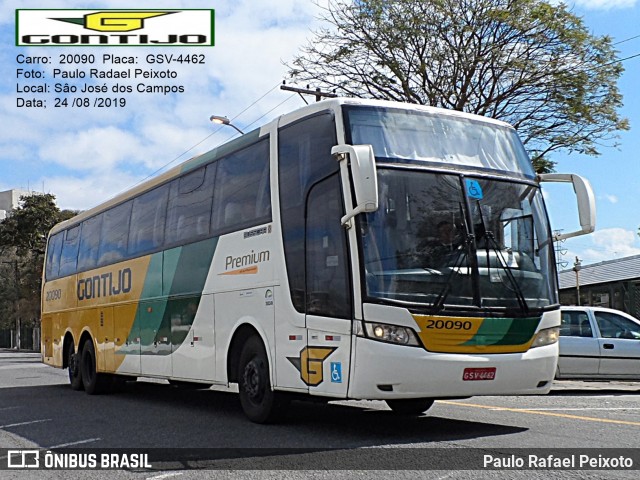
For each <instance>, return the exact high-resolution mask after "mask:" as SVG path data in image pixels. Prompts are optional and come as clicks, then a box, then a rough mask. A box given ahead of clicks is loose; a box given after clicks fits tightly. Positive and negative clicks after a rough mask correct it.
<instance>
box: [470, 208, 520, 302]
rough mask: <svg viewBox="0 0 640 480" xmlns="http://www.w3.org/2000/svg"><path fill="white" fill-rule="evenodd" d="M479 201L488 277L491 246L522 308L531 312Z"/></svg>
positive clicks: (489, 274)
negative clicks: (485, 218)
mask: <svg viewBox="0 0 640 480" xmlns="http://www.w3.org/2000/svg"><path fill="white" fill-rule="evenodd" d="M477 203H478V213H479V215H480V222H481V223H482V229H483V230H484V236H485V239H486V240H485V255H486V259H487V278H488V279H489V280H490V279H491V258H490V255H489V248H491V250H492V251H493V252H494V253H495V254H496V257H497V258H498V265H499V266H500V267H501V268H502V270H503V271H504V273H506V275H507V278H508V279H509V282H510V283H511V285H512V286H513V291H514V293H515V294H516V299H517V300H518V305H520V309H521V310H522V311H523V312H525V314H526V313H529V305H527V300H526V299H525V297H524V294H523V293H522V288H520V284H519V283H518V280H517V279H516V277H515V276H514V275H513V272H512V271H511V268H509V266H508V265H507V262H506V260H505V258H504V256H503V255H502V249H501V248H500V245H499V244H498V242H497V241H496V239H495V236H494V234H493V231H491V230H488V229H487V224H486V223H485V221H484V215H483V214H482V205H481V204H480V200H478V202H477Z"/></svg>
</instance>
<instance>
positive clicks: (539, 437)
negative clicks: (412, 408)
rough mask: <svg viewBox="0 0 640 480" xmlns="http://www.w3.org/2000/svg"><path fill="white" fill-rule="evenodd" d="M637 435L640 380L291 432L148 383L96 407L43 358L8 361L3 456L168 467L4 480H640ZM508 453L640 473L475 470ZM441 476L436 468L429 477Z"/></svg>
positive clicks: (303, 411) (0, 401) (570, 385)
mask: <svg viewBox="0 0 640 480" xmlns="http://www.w3.org/2000/svg"><path fill="white" fill-rule="evenodd" d="M639 434H640V383H631V382H629V383H623V382H610V383H606V382H598V383H591V382H567V381H564V382H557V383H556V384H554V388H553V390H552V393H551V394H550V395H547V396H532V397H524V396H523V397H472V398H469V399H465V400H442V401H437V402H436V403H435V405H434V406H433V407H432V408H431V409H430V410H429V411H428V412H427V413H426V414H425V415H423V416H422V417H420V418H402V417H398V416H396V415H394V414H393V413H392V412H391V411H390V410H389V409H388V408H387V407H386V405H385V404H384V402H377V401H367V402H355V401H350V402H331V403H328V404H318V403H309V402H294V404H293V405H292V407H291V410H290V412H289V416H288V418H287V419H286V420H285V421H284V422H283V423H281V424H278V425H269V426H265V425H255V424H252V423H250V422H249V421H247V420H246V419H245V417H244V416H243V414H242V412H241V410H240V407H239V405H238V400H237V397H236V395H234V394H231V393H226V392H219V391H214V390H205V391H185V390H180V389H177V388H174V387H171V386H169V385H168V384H166V383H164V382H158V381H145V380H141V381H138V382H130V383H128V384H127V385H126V386H125V388H124V389H123V390H122V391H120V392H118V393H115V394H110V395H101V396H88V395H86V394H84V393H82V392H74V391H72V390H71V389H70V388H69V386H68V382H67V376H66V371H63V370H58V369H54V368H51V367H48V366H45V365H43V364H41V363H40V357H39V355H38V354H31V353H23V352H11V351H0V449H7V448H12V449H15V448H19V449H25V448H44V449H56V451H59V450H58V449H61V448H63V449H92V450H90V451H98V452H110V449H131V450H130V451H132V452H143V451H146V450H145V449H166V450H155V451H154V452H155V455H156V456H155V457H154V458H155V459H156V460H157V459H158V457H161V459H162V460H161V461H155V460H154V462H152V464H153V468H152V469H144V468H133V469H123V470H117V471H114V470H110V471H86V470H83V471H60V470H58V471H46V472H45V471H29V472H27V471H14V470H11V471H0V478H2V479H5V478H37V479H40V478H47V479H49V478H61V479H62V478H64V479H66V478H136V479H139V478H145V479H164V478H174V477H180V480H182V479H186V478H212V477H220V478H223V477H224V478H228V477H229V476H232V477H233V478H256V477H260V478H309V477H311V478H332V479H333V478H352V477H354V476H356V477H358V476H360V477H362V478H371V477H374V476H375V477H376V478H438V479H441V478H442V479H443V478H469V479H471V478H473V479H483V478H563V479H564V478H603V479H604V478H607V479H608V478H621V479H622V478H624V479H627V478H628V479H631V478H633V479H635V478H638V477H639V476H640V473H639V472H640V470H638V469H640V449H638V448H637V447H640V439H639V438H640V436H639ZM94 449H95V450H94ZM511 449H518V450H517V451H519V452H520V453H523V452H524V453H527V454H528V453H536V454H537V453H539V452H542V453H545V454H548V453H549V452H556V451H558V452H564V453H567V452H568V453H575V454H576V455H580V454H587V455H590V456H594V455H595V456H597V455H598V454H599V452H601V450H600V449H634V450H632V452H635V453H636V456H635V458H636V461H635V465H636V467H635V468H636V470H611V469H608V468H606V467H602V468H601V469H600V470H589V471H583V470H568V471H567V470H561V469H551V470H544V471H535V470H526V469H516V470H485V469H479V470H468V468H469V462H468V461H467V460H466V459H467V457H466V456H467V455H469V454H470V453H469V452H471V454H472V455H476V454H478V453H480V454H482V455H484V454H491V455H495V454H498V453H501V454H502V456H503V457H505V458H509V454H510V453H512V452H513V451H512V450H511ZM538 449H551V450H538ZM562 449H565V450H562ZM566 449H571V450H566ZM593 449H597V450H593ZM66 451H69V452H71V451H76V450H66ZM77 451H80V452H86V451H87V450H77ZM193 452H199V453H200V454H202V455H200V456H198V457H197V458H196V457H195V456H194V457H190V454H192V453H193ZM602 452H604V453H605V456H607V457H608V456H611V455H612V454H615V453H617V452H618V450H602ZM624 452H626V453H628V452H629V450H624ZM5 455H6V451H5ZM1 456H2V450H0V457H1ZM165 457H166V458H165ZM500 458H502V457H500ZM430 462H435V463H433V464H432V463H430ZM431 465H436V466H437V468H439V470H431V469H429V470H423V468H425V466H426V468H432V467H431ZM185 466H189V467H196V470H189V469H186V468H185ZM227 468H228V469H233V471H230V470H225V469H227ZM372 468H374V469H376V470H375V471H374V470H371V469H372ZM308 469H311V470H308ZM334 469H337V470H334Z"/></svg>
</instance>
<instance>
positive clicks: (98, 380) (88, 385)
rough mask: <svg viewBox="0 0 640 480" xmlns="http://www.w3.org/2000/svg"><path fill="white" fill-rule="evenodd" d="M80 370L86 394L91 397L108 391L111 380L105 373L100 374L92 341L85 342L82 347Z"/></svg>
mask: <svg viewBox="0 0 640 480" xmlns="http://www.w3.org/2000/svg"><path fill="white" fill-rule="evenodd" d="M80 370H81V374H82V384H83V385H84V391H85V392H86V393H88V394H89V395H97V394H100V393H103V392H105V391H106V390H107V389H108V387H109V385H110V383H111V378H110V376H109V375H106V374H104V373H98V371H97V363H96V351H95V348H94V347H93V342H92V341H91V340H87V341H86V342H84V346H83V347H82V357H81V360H80Z"/></svg>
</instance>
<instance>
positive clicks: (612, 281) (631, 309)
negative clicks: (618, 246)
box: [558, 255, 640, 318]
mask: <svg viewBox="0 0 640 480" xmlns="http://www.w3.org/2000/svg"><path fill="white" fill-rule="evenodd" d="M558 281H559V287H560V303H561V304H562V305H578V304H579V305H591V306H600V307H607V308H615V309H617V310H622V311H623V312H627V313H629V314H631V315H633V316H634V317H636V318H640V255H634V256H631V257H625V258H618V259H615V260H607V261H605V262H600V263H594V264H593V265H583V266H582V267H581V268H580V269H579V270H578V271H577V272H576V271H575V270H574V269H569V270H563V271H561V272H558ZM578 282H579V286H580V289H579V290H580V302H578V301H577V299H578V297H577V288H576V285H578Z"/></svg>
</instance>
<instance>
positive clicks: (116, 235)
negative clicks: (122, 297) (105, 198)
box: [98, 200, 133, 266]
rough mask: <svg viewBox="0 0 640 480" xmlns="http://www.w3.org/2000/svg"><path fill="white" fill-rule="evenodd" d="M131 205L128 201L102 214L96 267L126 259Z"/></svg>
mask: <svg viewBox="0 0 640 480" xmlns="http://www.w3.org/2000/svg"><path fill="white" fill-rule="evenodd" d="M132 204H133V202H132V201H131V200H129V201H128V202H126V203H123V204H121V205H118V206H117V207H114V208H112V209H111V210H107V211H106V212H104V214H103V215H104V219H103V220H102V235H101V239H100V251H99V252H100V253H99V257H98V266H102V265H108V264H110V263H116V262H119V261H121V260H124V259H125V258H126V256H127V239H128V238H129V220H130V219H131V205H132Z"/></svg>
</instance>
